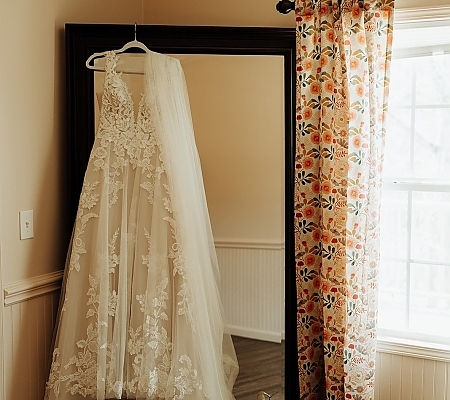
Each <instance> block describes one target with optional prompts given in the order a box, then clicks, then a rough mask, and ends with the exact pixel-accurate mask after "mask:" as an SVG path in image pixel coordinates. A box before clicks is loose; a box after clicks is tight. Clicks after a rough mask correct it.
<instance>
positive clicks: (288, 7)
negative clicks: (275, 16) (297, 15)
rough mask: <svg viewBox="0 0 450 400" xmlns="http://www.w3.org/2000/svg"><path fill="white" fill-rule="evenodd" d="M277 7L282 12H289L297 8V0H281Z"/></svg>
mask: <svg viewBox="0 0 450 400" xmlns="http://www.w3.org/2000/svg"><path fill="white" fill-rule="evenodd" d="M276 9H277V11H278V12H279V13H281V14H288V13H290V12H291V11H294V10H295V1H289V0H280V1H279V2H278V3H277V5H276Z"/></svg>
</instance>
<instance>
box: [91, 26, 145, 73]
mask: <svg viewBox="0 0 450 400" xmlns="http://www.w3.org/2000/svg"><path fill="white" fill-rule="evenodd" d="M133 47H135V48H138V49H141V50H144V51H145V52H146V53H151V51H150V50H149V49H148V47H147V46H146V45H145V44H144V43H142V42H140V41H138V40H137V39H136V22H135V23H134V40H132V41H131V42H128V43H125V45H124V46H123V47H121V48H120V49H118V50H113V51H114V53H116V54H119V53H123V52H124V51H125V50H128V49H131V48H133ZM107 53H108V52H107V51H103V52H101V53H94V54H92V55H91V56H90V57H89V58H88V59H87V60H86V67H88V68H89V69H93V70H94V71H104V70H105V68H104V67H100V66H95V65H91V61H92V60H93V59H95V58H97V57H104V56H105V55H106V54H107ZM129 73H141V72H139V71H129Z"/></svg>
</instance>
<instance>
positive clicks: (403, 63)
mask: <svg viewBox="0 0 450 400" xmlns="http://www.w3.org/2000/svg"><path fill="white" fill-rule="evenodd" d="M413 72H414V64H413V63H412V62H411V59H410V58H397V59H393V60H392V63H391V76H390V87H389V107H391V106H410V105H411V103H412V88H413V85H412V82H413Z"/></svg>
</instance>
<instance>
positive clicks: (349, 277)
mask: <svg viewBox="0 0 450 400" xmlns="http://www.w3.org/2000/svg"><path fill="white" fill-rule="evenodd" d="M393 9H394V0H379V1H375V0H372V1H355V0H341V1H338V0H327V1H325V0H323V1H320V0H297V1H296V21H297V149H296V152H297V153H296V182H295V185H296V198H295V226H296V263H297V265H296V271H297V297H298V299H297V304H298V313H297V326H298V329H297V331H298V360H299V371H300V397H301V399H308V400H313V399H317V400H319V399H327V400H339V399H354V400H367V399H373V397H374V373H375V355H376V321H377V295H376V294H377V265H378V260H379V246H378V242H379V240H378V239H379V208H380V190H381V171H382V163H383V145H384V136H385V122H384V121H385V116H386V109H387V94H388V87H389V77H388V72H389V64H390V57H391V43H392V24H393Z"/></svg>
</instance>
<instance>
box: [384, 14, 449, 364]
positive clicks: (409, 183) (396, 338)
mask: <svg viewBox="0 0 450 400" xmlns="http://www.w3.org/2000/svg"><path fill="white" fill-rule="evenodd" d="M443 25H449V26H450V7H449V6H440V7H427V8H420V9H419V8H415V9H400V10H395V14H394V42H395V31H396V30H400V29H405V28H414V27H420V28H425V27H438V26H443ZM447 52H448V53H450V48H449V49H448V51H447V49H446V51H445V53H447ZM435 53H438V54H442V48H441V47H440V46H434V45H432V44H431V45H427V46H426V47H425V46H424V47H415V48H411V49H406V50H403V49H402V50H397V52H396V58H406V57H408V58H409V57H414V56H425V55H430V54H435ZM410 108H411V109H412V110H413V109H414V106H412V107H410ZM384 190H389V191H391V190H392V191H397V192H407V195H408V212H407V218H408V221H407V229H408V231H407V233H408V238H409V240H408V242H410V241H411V204H412V193H414V192H445V193H450V180H449V181H448V182H435V181H431V180H429V181H428V180H426V179H403V178H383V191H384ZM410 247H411V246H410V245H408V246H407V259H406V260H404V261H406V263H407V307H408V308H409V304H410V300H411V297H410V293H409V290H410V289H409V288H410V284H409V283H410V264H411V263H413V262H414V263H416V262H419V263H421V264H423V263H425V264H427V263H428V264H430V261H428V260H427V261H424V260H416V259H413V258H411V248H410ZM383 260H384V261H399V260H398V258H395V259H394V258H389V257H383ZM433 265H446V266H449V268H450V261H449V262H433ZM408 318H409V316H408ZM377 350H378V351H379V352H388V353H394V354H404V355H405V354H406V355H410V356H414V357H420V358H427V359H433V360H442V361H450V343H449V340H448V338H446V337H439V336H433V335H425V334H419V333H414V332H410V331H400V330H393V329H386V328H378V346H377Z"/></svg>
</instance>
